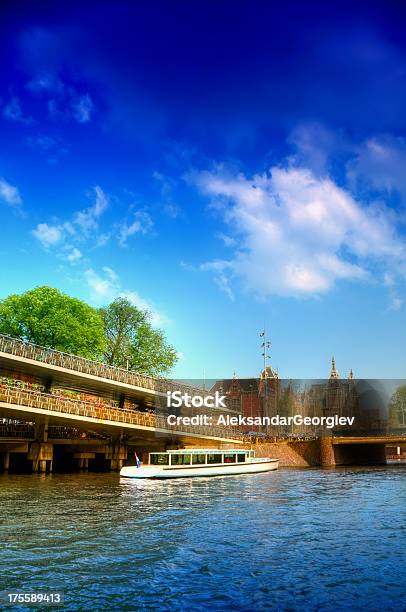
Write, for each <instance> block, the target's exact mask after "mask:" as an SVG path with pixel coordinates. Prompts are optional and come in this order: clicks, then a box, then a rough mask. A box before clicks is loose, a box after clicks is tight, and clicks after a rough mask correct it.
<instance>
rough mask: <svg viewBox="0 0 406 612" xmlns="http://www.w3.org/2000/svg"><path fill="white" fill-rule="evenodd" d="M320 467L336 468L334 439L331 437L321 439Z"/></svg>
mask: <svg viewBox="0 0 406 612" xmlns="http://www.w3.org/2000/svg"><path fill="white" fill-rule="evenodd" d="M320 465H321V466H322V467H335V466H336V458H335V453H334V446H333V439H332V438H331V437H323V438H320Z"/></svg>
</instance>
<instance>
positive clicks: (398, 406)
mask: <svg viewBox="0 0 406 612" xmlns="http://www.w3.org/2000/svg"><path fill="white" fill-rule="evenodd" d="M389 425H390V426H391V427H399V426H402V425H403V426H405V425H406V385H402V386H401V387H398V388H397V389H396V391H395V392H394V394H393V395H392V397H391V399H390V402H389Z"/></svg>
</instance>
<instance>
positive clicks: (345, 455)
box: [320, 434, 406, 467]
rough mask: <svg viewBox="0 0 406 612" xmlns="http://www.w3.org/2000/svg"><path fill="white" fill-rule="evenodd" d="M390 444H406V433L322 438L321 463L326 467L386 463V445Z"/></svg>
mask: <svg viewBox="0 0 406 612" xmlns="http://www.w3.org/2000/svg"><path fill="white" fill-rule="evenodd" d="M389 445H390V446H404V445H406V435H405V434H403V435H402V434H394V435H376V436H352V437H351V436H337V437H335V436H331V437H324V438H320V463H321V465H322V466H324V467H335V466H338V465H377V464H385V463H386V447H387V446H389Z"/></svg>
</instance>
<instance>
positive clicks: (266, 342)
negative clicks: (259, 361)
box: [259, 326, 271, 433]
mask: <svg viewBox="0 0 406 612" xmlns="http://www.w3.org/2000/svg"><path fill="white" fill-rule="evenodd" d="M259 337H260V338H262V342H261V348H262V351H263V352H262V353H261V355H262V357H263V358H264V372H263V379H264V414H263V416H268V415H267V414H265V413H266V412H268V385H267V378H268V372H267V361H268V359H270V355H269V354H268V351H269V350H270V348H271V343H270V341H269V340H267V335H266V327H265V326H264V329H263V331H262V332H261V333H260V334H259ZM266 433H268V426H267V427H266Z"/></svg>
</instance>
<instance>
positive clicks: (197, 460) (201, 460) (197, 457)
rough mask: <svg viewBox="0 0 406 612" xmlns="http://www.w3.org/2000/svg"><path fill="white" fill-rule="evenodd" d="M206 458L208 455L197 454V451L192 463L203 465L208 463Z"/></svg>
mask: <svg viewBox="0 0 406 612" xmlns="http://www.w3.org/2000/svg"><path fill="white" fill-rule="evenodd" d="M205 459H206V455H200V454H197V453H196V455H192V463H193V465H202V464H204V463H206V461H205Z"/></svg>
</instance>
